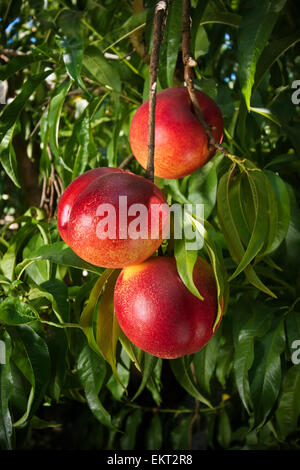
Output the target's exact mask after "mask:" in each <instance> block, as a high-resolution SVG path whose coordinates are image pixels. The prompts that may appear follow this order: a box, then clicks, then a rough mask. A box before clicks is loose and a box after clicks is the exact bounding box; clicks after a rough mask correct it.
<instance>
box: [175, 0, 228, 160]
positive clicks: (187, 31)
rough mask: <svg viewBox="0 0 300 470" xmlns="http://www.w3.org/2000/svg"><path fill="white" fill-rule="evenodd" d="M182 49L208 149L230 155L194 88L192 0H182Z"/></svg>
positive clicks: (198, 117) (185, 69) (196, 114)
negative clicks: (210, 123) (218, 137)
mask: <svg viewBox="0 0 300 470" xmlns="http://www.w3.org/2000/svg"><path fill="white" fill-rule="evenodd" d="M181 33H182V40H181V49H182V62H183V65H184V80H185V83H186V87H187V90H188V93H189V97H190V100H191V103H192V106H193V110H194V113H195V116H196V117H197V119H198V121H199V122H200V124H201V125H202V127H203V129H204V131H205V133H206V136H207V146H208V150H209V151H210V152H211V151H213V150H214V149H217V150H219V151H220V152H221V153H223V154H224V155H226V156H230V153H229V151H228V150H227V149H226V148H224V147H223V146H222V145H221V144H219V142H217V141H216V140H215V138H214V136H213V135H212V133H211V131H212V129H211V127H210V126H209V125H208V124H207V122H206V121H205V119H204V116H203V112H202V109H201V107H200V105H199V103H198V100H197V96H196V91H195V88H194V67H196V66H197V62H196V61H195V59H194V58H193V57H192V55H191V51H190V42H191V18H190V0H182V22H181Z"/></svg>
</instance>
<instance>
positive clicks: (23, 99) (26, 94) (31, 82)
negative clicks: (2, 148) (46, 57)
mask: <svg viewBox="0 0 300 470" xmlns="http://www.w3.org/2000/svg"><path fill="white" fill-rule="evenodd" d="M50 73H51V70H47V71H46V72H42V73H39V74H37V75H33V76H32V77H30V78H29V79H28V80H27V81H26V82H25V83H24V85H23V88H22V90H21V92H20V93H19V94H18V95H17V96H16V98H15V99H14V100H13V101H12V102H11V103H9V104H7V105H6V106H5V108H4V109H3V111H2V113H1V124H0V142H2V139H3V138H4V136H5V135H6V133H7V131H8V130H9V129H10V128H11V127H12V126H13V125H14V124H15V123H16V121H17V120H18V118H19V115H20V113H21V111H22V109H23V108H24V106H25V104H26V103H27V101H28V99H29V98H30V96H31V95H32V93H33V92H34V90H35V89H36V88H37V87H38V85H39V84H40V83H41V82H42V81H44V80H45V78H46V77H47V76H48V75H49V74H50Z"/></svg>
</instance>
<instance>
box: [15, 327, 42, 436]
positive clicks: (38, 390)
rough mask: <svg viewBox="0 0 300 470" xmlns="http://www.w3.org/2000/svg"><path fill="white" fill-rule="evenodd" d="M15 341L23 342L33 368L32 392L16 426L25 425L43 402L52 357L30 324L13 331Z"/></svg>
mask: <svg viewBox="0 0 300 470" xmlns="http://www.w3.org/2000/svg"><path fill="white" fill-rule="evenodd" d="M12 337H13V339H14V341H15V342H18V343H21V347H22V349H23V351H24V354H25V357H26V358H27V360H28V361H29V365H30V369H31V377H30V378H31V380H30V383H31V392H30V395H29V397H28V403H27V410H26V412H25V413H24V415H23V416H22V417H21V418H20V419H18V421H17V422H15V423H14V426H15V427H24V426H25V425H26V424H27V423H28V421H29V420H30V419H31V417H32V416H33V415H34V413H35V412H36V410H37V409H38V407H39V405H40V404H41V402H42V400H43V397H44V393H45V390H46V387H47V385H48V382H49V379H50V369H51V364H50V357H49V351H48V347H47V344H46V342H45V341H44V339H43V338H42V337H41V336H39V335H38V334H37V333H36V332H35V331H34V330H33V329H32V328H30V327H29V326H28V325H19V326H18V327H17V328H15V329H14V330H13V332H12Z"/></svg>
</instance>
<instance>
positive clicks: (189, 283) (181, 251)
mask: <svg viewBox="0 0 300 470" xmlns="http://www.w3.org/2000/svg"><path fill="white" fill-rule="evenodd" d="M174 254H175V259H176V266H177V271H178V274H179V276H180V279H181V280H182V282H183V283H184V285H185V286H186V288H187V289H188V290H189V291H190V292H191V293H192V294H194V295H195V296H196V297H197V298H198V299H201V300H203V296H202V295H201V293H200V292H199V291H198V289H197V287H196V286H195V283H194V280H193V272H194V266H195V263H196V261H197V258H198V251H197V250H187V249H186V240H185V239H184V238H182V239H181V240H180V239H178V240H175V250H174Z"/></svg>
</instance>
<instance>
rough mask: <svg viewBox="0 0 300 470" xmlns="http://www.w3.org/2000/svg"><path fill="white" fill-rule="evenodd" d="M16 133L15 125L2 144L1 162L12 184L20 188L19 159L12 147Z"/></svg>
mask: <svg viewBox="0 0 300 470" xmlns="http://www.w3.org/2000/svg"><path fill="white" fill-rule="evenodd" d="M14 131H15V125H13V126H12V127H11V128H10V129H8V131H7V132H6V134H5V135H4V137H3V138H2V141H1V144H0V161H1V164H2V166H3V168H4V170H5V171H6V173H7V175H8V176H9V177H10V179H11V180H12V182H13V183H14V184H15V185H16V186H17V187H18V188H20V187H21V186H20V181H19V175H18V165H17V159H16V154H15V152H14V149H13V147H12V139H13V136H14Z"/></svg>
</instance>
